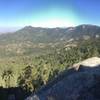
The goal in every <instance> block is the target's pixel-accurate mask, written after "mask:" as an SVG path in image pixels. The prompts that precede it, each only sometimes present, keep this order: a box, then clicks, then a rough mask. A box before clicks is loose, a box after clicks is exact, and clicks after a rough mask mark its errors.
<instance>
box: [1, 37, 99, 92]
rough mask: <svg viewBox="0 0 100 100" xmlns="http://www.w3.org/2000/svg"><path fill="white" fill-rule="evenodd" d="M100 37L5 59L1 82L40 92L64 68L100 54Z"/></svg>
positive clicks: (6, 85)
mask: <svg viewBox="0 0 100 100" xmlns="http://www.w3.org/2000/svg"><path fill="white" fill-rule="evenodd" d="M99 43H100V40H99V39H96V40H87V41H81V42H79V41H77V46H68V47H67V46H66V45H63V47H62V48H61V47H60V48H59V47H55V48H54V50H53V51H52V52H51V53H48V54H43V55H40V56H35V57H34V56H20V57H11V58H9V59H8V58H5V59H8V60H7V61H6V63H4V62H3V60H1V65H0V66H1V67H0V68H1V80H0V82H1V85H2V84H3V86H4V87H6V88H9V87H16V86H19V87H21V88H23V89H24V90H25V91H27V92H29V91H31V92H36V91H37V90H38V89H40V88H41V87H42V86H43V85H46V84H48V82H50V81H52V80H53V79H54V78H55V77H57V76H58V75H59V74H60V73H61V72H62V71H64V70H66V69H67V68H68V67H70V66H72V65H73V64H74V63H78V62H79V61H82V60H84V59H87V58H89V57H93V56H99V55H100V47H99Z"/></svg>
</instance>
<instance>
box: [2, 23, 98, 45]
mask: <svg viewBox="0 0 100 100" xmlns="http://www.w3.org/2000/svg"><path fill="white" fill-rule="evenodd" d="M99 36H100V27H99V26H96V25H85V24H83V25H79V26H76V27H68V28H41V27H32V26H26V27H24V28H22V29H20V30H18V31H16V32H13V33H11V34H3V35H0V41H8V40H9V41H15V42H16V41H19V42H21V41H31V42H34V43H45V42H57V41H63V40H70V39H72V38H73V39H74V40H78V39H89V38H98V37H99Z"/></svg>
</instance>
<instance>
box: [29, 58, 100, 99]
mask: <svg viewBox="0 0 100 100" xmlns="http://www.w3.org/2000/svg"><path fill="white" fill-rule="evenodd" d="M99 63H100V58H97V57H93V58H90V59H87V60H85V61H83V62H81V63H79V64H76V65H78V66H76V65H75V66H73V67H72V68H70V69H69V70H68V71H64V72H63V73H62V74H61V75H59V76H58V78H56V79H55V80H54V81H53V82H51V83H50V84H48V85H47V86H46V87H44V88H42V89H40V91H38V92H37V93H36V94H35V95H32V96H30V97H28V98H27V100H100V64H99ZM76 69H77V70H76Z"/></svg>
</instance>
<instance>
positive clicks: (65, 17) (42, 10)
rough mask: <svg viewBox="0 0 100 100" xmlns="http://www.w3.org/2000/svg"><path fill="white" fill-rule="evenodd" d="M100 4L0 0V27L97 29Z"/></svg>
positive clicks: (94, 1)
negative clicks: (80, 27)
mask: <svg viewBox="0 0 100 100" xmlns="http://www.w3.org/2000/svg"><path fill="white" fill-rule="evenodd" d="M99 11H100V0H0V27H20V26H21V27H23V26H28V25H32V26H35V27H67V26H75V25H79V24H95V25H100V13H99Z"/></svg>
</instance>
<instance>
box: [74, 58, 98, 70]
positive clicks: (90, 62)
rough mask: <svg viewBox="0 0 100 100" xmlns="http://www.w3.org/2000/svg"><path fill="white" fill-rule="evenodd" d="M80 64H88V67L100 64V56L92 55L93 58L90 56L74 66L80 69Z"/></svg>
mask: <svg viewBox="0 0 100 100" xmlns="http://www.w3.org/2000/svg"><path fill="white" fill-rule="evenodd" d="M80 65H83V66H88V67H95V66H98V65H100V58H99V57H92V58H88V59H86V60H84V61H81V62H79V63H77V64H74V65H73V68H75V69H76V70H78V69H79V67H80Z"/></svg>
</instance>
